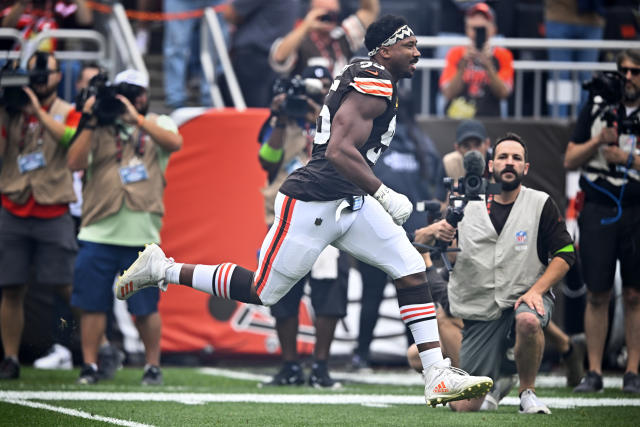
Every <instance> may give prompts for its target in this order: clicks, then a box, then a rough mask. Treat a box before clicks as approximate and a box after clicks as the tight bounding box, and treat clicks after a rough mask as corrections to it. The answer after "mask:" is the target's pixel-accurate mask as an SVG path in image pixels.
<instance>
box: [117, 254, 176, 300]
mask: <svg viewBox="0 0 640 427" xmlns="http://www.w3.org/2000/svg"><path fill="white" fill-rule="evenodd" d="M172 264H173V258H167V257H166V256H165V255H164V252H162V249H160V247H159V246H158V245H156V244H155V243H152V244H150V245H145V248H144V251H142V252H140V253H139V255H138V259H137V260H135V262H134V263H133V264H131V267H129V268H128V269H127V270H125V271H124V273H123V274H122V276H120V277H119V278H118V280H117V282H116V286H115V289H114V292H115V294H116V298H118V299H121V300H126V299H127V298H129V297H130V296H132V295H133V294H135V293H136V292H138V291H139V290H141V289H144V288H148V287H150V286H157V287H158V288H160V289H162V290H163V291H166V290H167V286H168V283H166V282H165V278H164V275H165V272H166V271H167V268H169V267H170V266H171V265H172Z"/></svg>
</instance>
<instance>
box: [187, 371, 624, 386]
mask: <svg viewBox="0 0 640 427" xmlns="http://www.w3.org/2000/svg"><path fill="white" fill-rule="evenodd" d="M199 372H202V373H203V374H206V375H212V376H217V377H225V378H233V379H238V380H247V381H258V382H262V381H268V380H270V379H271V376H269V375H263V374H257V373H253V372H248V371H238V370H233V369H222V368H201V369H199ZM331 377H332V378H333V379H335V380H338V381H349V382H354V383H363V384H386V385H399V386H409V385H423V384H424V382H423V380H422V376H420V375H418V374H417V373H416V372H414V371H411V370H407V371H406V372H402V371H396V372H368V373H364V372H340V371H331ZM603 381H604V387H605V388H617V389H620V388H622V377H612V376H605V377H604V378H603ZM566 385H567V380H566V378H565V377H563V376H558V375H546V374H543V375H540V376H538V378H537V379H536V387H539V388H552V387H565V386H566Z"/></svg>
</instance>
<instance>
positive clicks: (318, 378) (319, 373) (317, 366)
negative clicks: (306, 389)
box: [308, 362, 342, 389]
mask: <svg viewBox="0 0 640 427" xmlns="http://www.w3.org/2000/svg"><path fill="white" fill-rule="evenodd" d="M308 382H309V385H310V386H311V387H315V388H334V389H335V388H341V387H342V384H341V383H339V382H338V381H335V380H334V379H333V378H331V376H330V375H329V369H327V364H326V362H325V363H314V364H313V366H312V367H311V375H309V381H308Z"/></svg>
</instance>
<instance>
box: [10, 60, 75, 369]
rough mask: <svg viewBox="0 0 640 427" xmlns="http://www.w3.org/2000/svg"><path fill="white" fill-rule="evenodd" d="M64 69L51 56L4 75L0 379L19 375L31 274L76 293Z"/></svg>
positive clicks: (71, 118) (71, 125) (70, 129)
mask: <svg viewBox="0 0 640 427" xmlns="http://www.w3.org/2000/svg"><path fill="white" fill-rule="evenodd" d="M58 66H59V64H58V61H57V60H56V59H55V57H54V56H53V55H51V54H49V53H44V52H38V53H36V54H34V55H33V56H32V57H31V58H29V61H28V62H27V70H20V69H12V68H11V64H9V65H8V66H7V67H5V68H4V69H3V70H2V75H1V76H0V82H1V83H2V86H3V89H2V106H1V107H0V120H1V126H2V131H1V134H0V156H2V161H3V165H2V172H1V173H0V191H1V192H2V211H0V269H1V270H2V275H0V287H2V302H1V303H0V304H1V305H0V324H1V331H0V332H1V334H0V335H1V336H2V345H3V349H4V355H5V359H4V360H3V361H2V363H1V364H0V379H16V378H19V376H20V365H19V364H18V349H19V347H20V340H21V336H22V331H23V326H24V300H25V295H26V290H27V285H26V284H27V280H28V279H29V276H30V271H31V267H33V271H34V272H35V282H36V283H37V284H38V285H45V286H49V287H52V288H53V287H56V288H57V290H59V291H60V292H62V293H64V292H66V293H67V294H69V293H70V289H71V280H72V273H73V263H74V260H75V257H76V253H77V251H78V247H77V244H76V241H75V227H74V224H73V220H72V219H71V216H70V215H69V208H68V204H69V202H73V201H75V199H76V197H75V194H74V192H73V185H72V178H71V171H69V170H68V169H67V165H66V155H67V149H68V147H69V143H70V141H71V138H72V137H73V135H74V133H75V125H76V123H77V115H75V114H74V112H73V107H72V106H71V105H70V104H68V103H67V102H65V101H63V100H62V99H60V98H58V97H57V95H56V93H57V88H58V84H59V83H60V80H61V75H60V71H59V68H58ZM21 78H22V81H18V80H20V79H21ZM12 79H13V80H14V81H13V83H11V82H10V81H11V80H12ZM23 84H24V86H23ZM27 84H28V86H27ZM65 288H66V289H65Z"/></svg>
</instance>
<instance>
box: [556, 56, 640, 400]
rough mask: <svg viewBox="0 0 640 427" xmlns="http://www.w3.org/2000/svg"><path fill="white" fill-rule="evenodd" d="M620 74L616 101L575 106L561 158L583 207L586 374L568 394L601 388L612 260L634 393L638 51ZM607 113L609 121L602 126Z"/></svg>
mask: <svg viewBox="0 0 640 427" xmlns="http://www.w3.org/2000/svg"><path fill="white" fill-rule="evenodd" d="M617 65H618V71H619V73H620V74H622V75H623V76H624V79H625V80H624V81H625V83H624V95H623V98H622V100H621V101H620V102H618V103H614V104H612V105H606V103H604V102H600V103H599V102H598V99H600V100H601V98H598V97H594V95H595V94H591V95H590V97H591V99H590V100H589V102H588V103H587V104H586V105H585V106H584V107H583V109H582V111H581V112H580V116H579V117H578V121H577V123H576V127H575V130H574V132H573V136H572V137H571V141H570V142H569V145H568V146H567V152H566V153H565V160H564V163H565V167H567V168H568V169H577V168H580V188H581V189H582V191H584V207H583V208H582V211H581V212H580V217H579V218H578V225H579V229H580V257H581V260H582V267H583V274H584V280H585V283H586V285H587V306H586V309H585V315H584V328H585V333H586V336H587V354H588V358H589V372H587V374H586V376H585V377H584V378H583V379H582V382H581V383H580V384H579V385H578V386H577V387H576V388H575V389H574V391H575V392H594V391H600V390H602V387H603V385H602V357H603V353H604V345H605V340H606V338H607V328H608V325H609V302H610V300H611V289H612V288H613V280H614V276H615V273H616V263H617V261H620V273H621V277H622V295H623V302H624V317H625V327H624V328H625V339H626V344H627V366H626V370H625V374H624V379H623V386H622V389H623V390H624V391H626V392H630V393H640V376H638V363H640V340H639V339H638V333H637V328H638V325H640V303H639V301H640V281H639V280H638V278H639V277H640V263H638V259H640V258H639V257H640V182H639V181H640V175H639V174H638V170H640V156H639V155H638V154H640V153H639V152H638V146H637V145H636V141H637V139H638V135H640V129H638V125H637V124H638V112H639V111H640V110H639V109H638V108H639V107H640V50H637V49H634V50H626V51H623V52H621V53H620V54H619V55H618V58H617ZM608 116H612V117H611V119H613V121H612V122H611V123H609V124H608V123H607V118H608Z"/></svg>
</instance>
